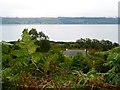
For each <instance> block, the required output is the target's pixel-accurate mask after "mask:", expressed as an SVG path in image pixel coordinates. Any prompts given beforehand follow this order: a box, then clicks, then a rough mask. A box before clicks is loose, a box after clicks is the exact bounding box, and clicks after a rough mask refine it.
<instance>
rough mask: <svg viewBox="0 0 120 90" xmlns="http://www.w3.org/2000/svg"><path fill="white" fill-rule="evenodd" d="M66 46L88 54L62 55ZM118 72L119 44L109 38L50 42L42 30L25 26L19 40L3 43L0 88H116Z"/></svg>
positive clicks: (25, 89)
mask: <svg viewBox="0 0 120 90" xmlns="http://www.w3.org/2000/svg"><path fill="white" fill-rule="evenodd" d="M101 43H102V44H101ZM87 44H89V45H87ZM98 47H99V48H98ZM65 48H71V49H85V48H86V49H87V50H89V53H88V54H87V55H83V54H82V53H77V54H76V55H75V56H73V57H69V56H64V55H63V51H64V50H65ZM119 71H120V46H119V44H117V43H112V42H110V41H105V40H104V41H103V40H102V41H98V40H96V39H93V40H91V39H80V40H77V41H76V42H74V43H73V42H50V41H49V38H48V36H46V35H45V34H44V33H43V32H37V31H36V29H31V30H30V31H28V29H24V31H23V33H22V39H20V40H18V41H16V42H14V43H13V44H10V43H7V42H2V85H3V88H2V90H17V89H21V90H30V89H32V90H37V89H47V88H54V89H60V90H61V89H63V88H65V89H71V88H76V89H79V88H81V89H83V90H86V89H87V90H91V89H93V88H94V89H98V90H100V89H103V88H104V89H114V88H115V89H118V88H120V72H119Z"/></svg>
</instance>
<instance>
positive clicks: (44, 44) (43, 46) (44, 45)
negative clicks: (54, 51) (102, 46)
mask: <svg viewBox="0 0 120 90" xmlns="http://www.w3.org/2000/svg"><path fill="white" fill-rule="evenodd" d="M37 45H39V46H40V47H39V48H37V52H43V53H44V52H48V51H49V50H50V48H51V44H50V42H49V40H40V41H38V42H37Z"/></svg>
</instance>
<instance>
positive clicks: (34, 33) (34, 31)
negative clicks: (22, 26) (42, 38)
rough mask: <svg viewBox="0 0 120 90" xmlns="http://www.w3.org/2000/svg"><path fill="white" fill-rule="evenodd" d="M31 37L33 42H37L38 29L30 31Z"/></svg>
mask: <svg viewBox="0 0 120 90" xmlns="http://www.w3.org/2000/svg"><path fill="white" fill-rule="evenodd" d="M29 35H30V36H31V37H32V39H33V40H36V39H37V37H38V33H37V31H36V29H34V28H32V29H31V30H30V31H29Z"/></svg>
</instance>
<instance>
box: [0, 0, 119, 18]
mask: <svg viewBox="0 0 120 90" xmlns="http://www.w3.org/2000/svg"><path fill="white" fill-rule="evenodd" d="M118 1H120V0H0V16H4V17H6V16H7V17H63V16H64V17H83V16H84V17H89V16H90V17H98V16H101V17H117V16H118Z"/></svg>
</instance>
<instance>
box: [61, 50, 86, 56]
mask: <svg viewBox="0 0 120 90" xmlns="http://www.w3.org/2000/svg"><path fill="white" fill-rule="evenodd" d="M77 53H82V54H83V55H86V54H87V50H86V49H85V50H68V49H66V51H64V52H63V54H64V55H65V56H74V55H75V54H77Z"/></svg>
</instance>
